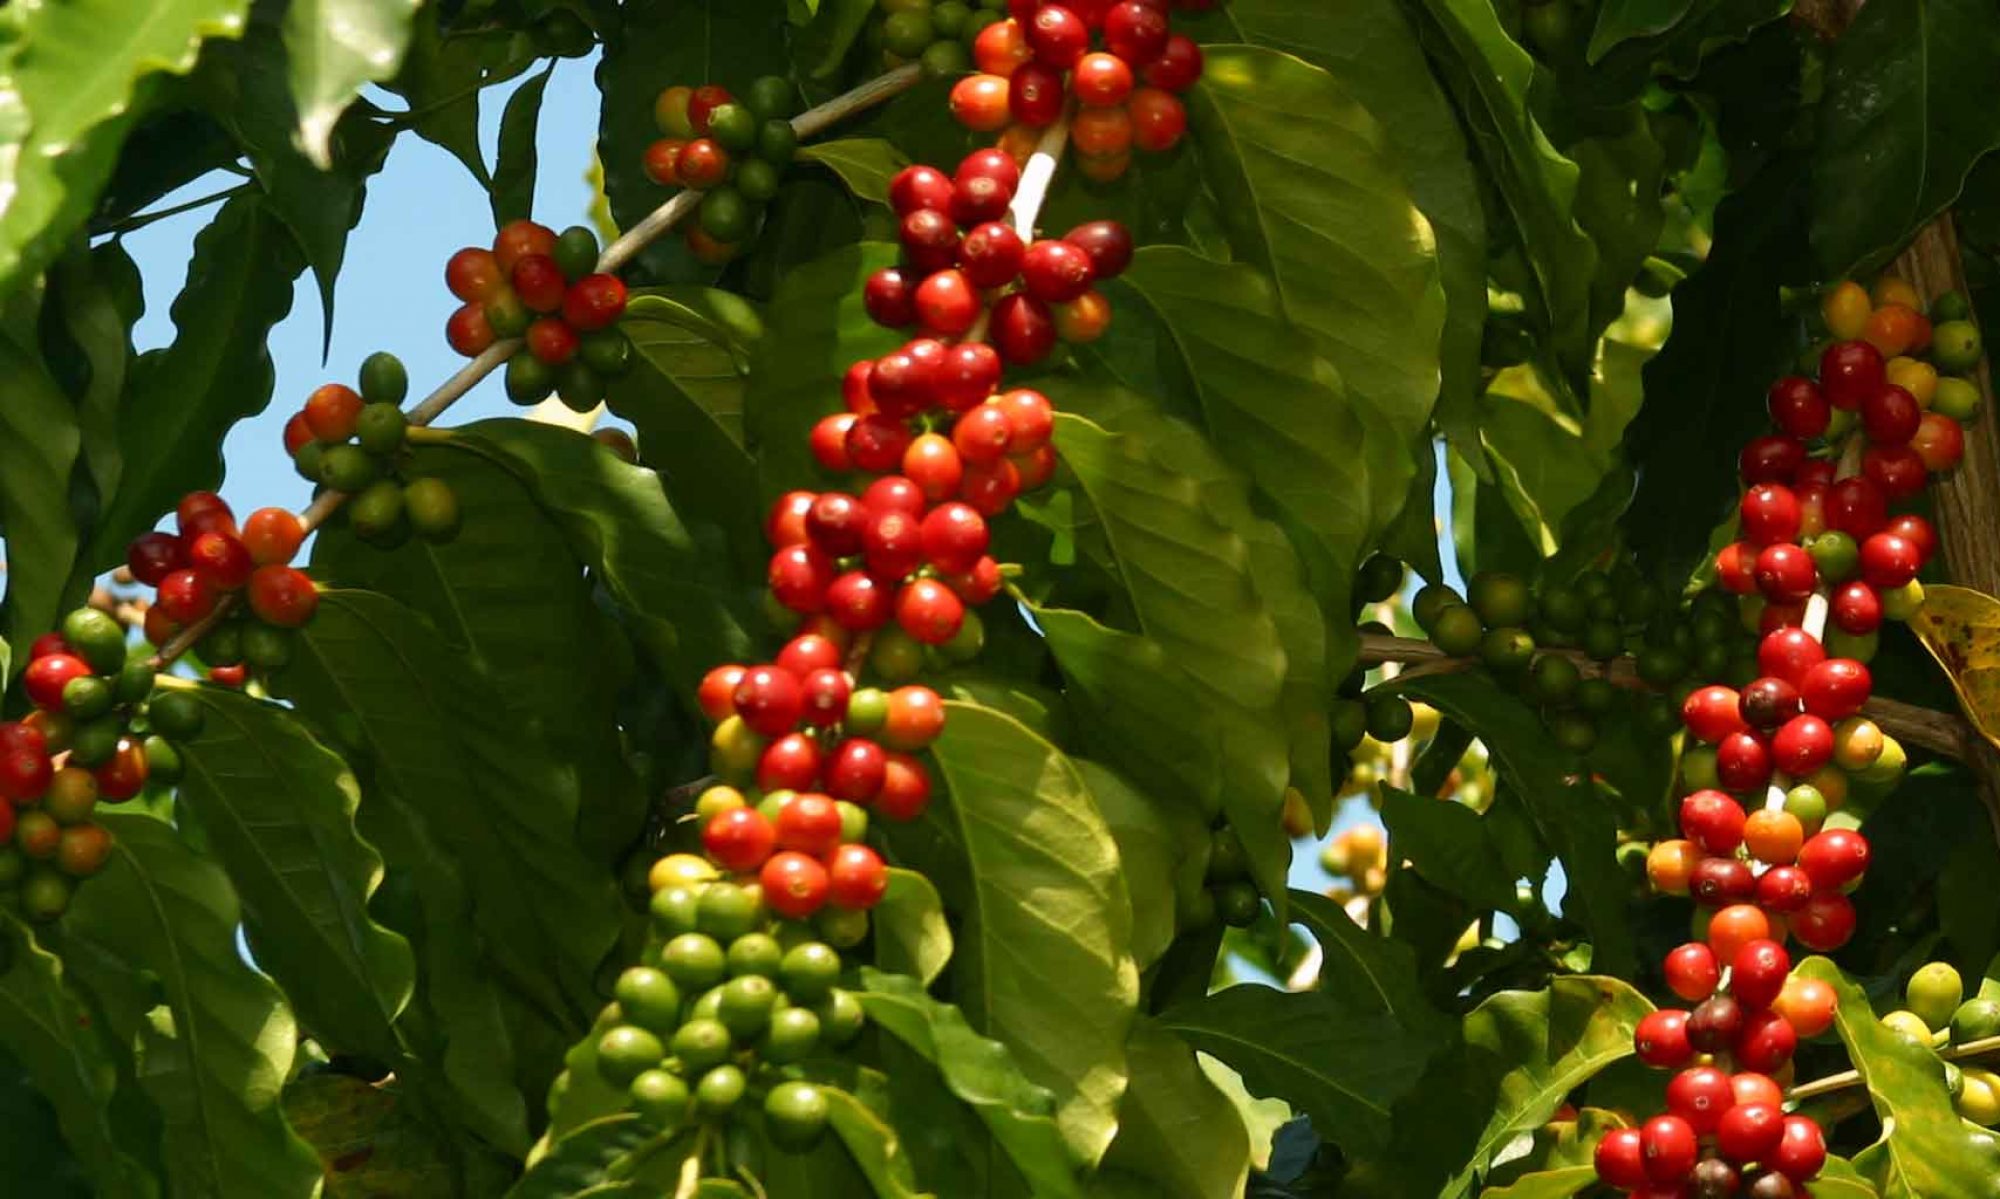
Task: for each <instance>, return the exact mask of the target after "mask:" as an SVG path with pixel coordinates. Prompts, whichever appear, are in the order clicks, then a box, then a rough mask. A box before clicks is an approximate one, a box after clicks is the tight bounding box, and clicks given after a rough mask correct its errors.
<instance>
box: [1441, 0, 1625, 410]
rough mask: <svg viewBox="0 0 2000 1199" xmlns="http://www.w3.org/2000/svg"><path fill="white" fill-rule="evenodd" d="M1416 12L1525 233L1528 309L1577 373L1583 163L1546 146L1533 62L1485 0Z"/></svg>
mask: <svg viewBox="0 0 2000 1199" xmlns="http://www.w3.org/2000/svg"><path fill="white" fill-rule="evenodd" d="M1416 8H1417V9H1420V10H1421V15H1420V16H1419V17H1417V18H1416V19H1417V21H1418V33H1419V36H1420V37H1421V38H1422V39H1423V41H1424V45H1425V48H1426V49H1427V50H1428V51H1429V53H1430V55H1431V61H1432V63H1433V65H1434V67H1435V69H1436V71H1437V73H1438V74H1439V75H1440V76H1441V77H1442V78H1443V79H1444V82H1445V87H1446V89H1447V90H1449V91H1450V92H1451V94H1452V98H1453V99H1454V100H1455V101H1456V102H1457V105H1458V110H1459V113H1460V115H1461V116H1462V117H1463V119H1464V120H1465V122H1466V126H1467V128H1468V129H1470V131H1471V133H1472V147H1473V150H1474V152H1475V153H1476V154H1477V155H1478V156H1479V160H1480V162H1481V163H1482V164H1483V165H1484V167H1485V173H1486V176H1487V177H1488V178H1489V179H1491V180H1492V183H1493V186H1494V187H1495V188H1496V189H1497V190H1498V192H1499V198H1500V202H1501V204H1502V206H1503V207H1504V209H1505V211H1506V215H1507V216H1508V217H1510V218H1511V223H1512V225H1513V227H1514V233H1515V235H1516V236H1517V237H1519V239H1520V244H1521V252H1522V253H1523V255H1524V256H1525V257H1526V260H1527V266H1528V269H1529V273H1530V276H1531V279H1530V283H1531V286H1532V294H1530V295H1528V296H1526V297H1525V299H1526V300H1527V303H1528V305H1529V314H1530V316H1531V318H1532V319H1533V322H1534V324H1535V325H1536V326H1537V327H1538V328H1539V329H1541V330H1543V331H1544V333H1545V334H1546V335H1547V337H1548V341H1549V345H1550V346H1551V347H1552V349H1553V350H1554V354H1555V358H1556V360H1557V361H1558V362H1559V363H1561V364H1562V366H1563V368H1564V371H1565V373H1566V374H1568V375H1570V376H1572V377H1574V378H1577V379H1581V378H1582V377H1583V375H1584V374H1585V373H1586V371H1587V370H1588V367H1589V362H1590V351H1591V344H1590V340H1591V339H1590V334H1589V318H1590V284H1591V280H1592V278H1593V277H1594V276H1595V274H1596V271H1597V249H1596V247H1595V246H1594V245H1593V244H1592V243H1591V240H1590V238H1589V237H1588V236H1586V235H1585V234H1584V232H1583V230H1581V229H1580V228H1578V227H1577V224H1576V222H1575V220H1574V219H1573V217H1572V212H1573V210H1574V208H1575V203H1576V191H1577V180H1578V176H1579V173H1580V172H1579V171H1578V168H1577V165H1576V164H1575V163H1574V162H1572V161H1570V160H1569V159H1568V158H1566V157H1564V156H1563V155H1562V154H1560V153H1558V152H1557V151H1556V149H1555V147H1554V146H1552V145H1550V144H1549V139H1548V136H1547V134H1545V133H1544V132H1543V131H1542V128H1541V126H1540V125H1538V124H1537V123H1536V122H1535V118H1534V116H1533V114H1532V113H1531V112H1530V111H1529V107H1528V92H1529V88H1530V86H1531V85H1532V84H1533V82H1534V75H1535V62H1534V60H1533V59H1532V58H1530V57H1528V52H1527V51H1525V50H1523V49H1522V48H1521V47H1520V46H1519V45H1517V44H1515V42H1514V41H1513V40H1512V39H1511V38H1509V37H1508V36H1507V31H1506V30H1505V29H1504V28H1502V27H1501V24H1500V17H1499V14H1498V12H1497V11H1496V10H1495V9H1494V7H1493V5H1492V4H1491V3H1489V2H1488V0H1420V3H1419V4H1418V5H1417V6H1416Z"/></svg>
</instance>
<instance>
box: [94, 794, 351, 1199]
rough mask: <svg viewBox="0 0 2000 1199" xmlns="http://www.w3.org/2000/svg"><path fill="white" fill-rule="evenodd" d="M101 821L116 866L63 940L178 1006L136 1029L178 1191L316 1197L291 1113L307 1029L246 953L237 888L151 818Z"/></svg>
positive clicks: (102, 877) (315, 1177)
mask: <svg viewBox="0 0 2000 1199" xmlns="http://www.w3.org/2000/svg"><path fill="white" fill-rule="evenodd" d="M98 821H99V822H100V823H102V824H103V825H104V826H105V828H106V829H108V830H109V831H110V832H111V835H112V852H111V859H110V862H109V864H108V865H107V866H106V867H105V868H104V870H103V872H102V873H100V874H98V875H97V876H96V877H94V878H92V879H91V882H90V885H89V886H88V887H82V888H79V889H78V891H77V894H76V899H75V902H74V903H73V904H72V905H71V907H70V910H69V913H68V915H67V916H65V917H64V920H63V932H64V936H65V937H76V938H78V939H81V940H84V941H87V942H91V943H94V944H96V945H99V946H102V947H103V948H104V949H105V950H106V951H108V952H110V953H113V954H116V955H118V956H119V957H121V958H123V959H125V960H126V961H128V962H131V963H134V964H136V965H138V966H140V967H142V968H143V969H145V970H147V971H149V972H151V974H152V975H153V976H154V977H155V978H156V979H157V980H158V984H159V987H160V994H161V995H162V996H163V997H164V1000H165V1007H164V1008H162V1009H156V1010H155V1012H154V1013H148V1014H147V1015H146V1017H145V1018H144V1019H143V1020H142V1021H141V1022H140V1024H139V1025H138V1027H137V1028H135V1029H132V1030H130V1032H131V1035H133V1036H134V1038H135V1040H136V1044H137V1047H138V1054H139V1059H140V1066H139V1076H140V1081H141V1082H142V1083H143V1084H144V1086H145V1088H146V1091H147V1093H148V1094H149V1095H150V1096H151V1097H152V1099H153V1101H154V1103H155V1104H156V1105H157V1106H158V1109H159V1112H160V1115H161V1118H162V1120H163V1121H164V1124H165V1128H164V1134H163V1140H162V1145H163V1148H164V1153H165V1158H166V1164H167V1174H168V1178H169V1179H170V1180H171V1183H172V1189H173V1192H174V1193H175V1194H187V1195H270V1196H274V1197H275V1196H290V1195H298V1196H304V1195H310V1194H312V1193H314V1191H315V1189H316V1188H317V1186H318V1183H319V1178H320V1170H319V1162H318V1161H317V1159H315V1158H314V1156H313V1153H312V1150H311V1149H310V1148H309V1147H308V1146H307V1145H306V1144H305V1142H304V1141H301V1140H300V1139H299V1138H298V1136H297V1135H296V1134H295V1133H293V1132H292V1130H291V1129H290V1127H288V1126H287V1125H286V1123H285V1118H284V1114H283V1112H282V1110H281V1108H280V1106H279V1090H280V1088H281V1087H282V1085H283V1083H284V1080H285V1076H286V1074H287V1073H288V1072H289V1070H290V1068H291V1064H292V1055H293V1052H294V1049H295V1040H296V1036H297V1030H296V1027H295V1026H294V1024H293V1022H292V1015H291V1012H290V1011H289V1010H288V1009H287V1008H286V1007H285V1003H284V998H283V996H282V995H280V993H279V991H278V988H277V987H276V986H274V985H273V984H272V983H271V981H270V980H269V979H267V978H265V977H264V976H263V975H261V974H259V973H257V971H256V970H254V969H252V968H251V967H250V965H249V964H248V963H246V962H245V961H244V960H243V958H242V957H241V956H240V955H239V954H238V953H237V950H236V926H237V923H238V921H239V919H240V917H241V913H240V912H239V910H238V908H237V904H236V896H235V894H234V893H233V892H232V891H231V889H230V886H229V880H228V878H227V877H226V876H225V875H224V874H223V872H222V870H221V868H219V867H218V866H216V865H215V864H214V863H212V862H210V861H208V860H207V859H205V858H203V857H201V856H199V855H197V854H196V853H195V852H194V851H193V850H192V849H190V848H189V847H188V845H187V843H186V842H185V841H183V840H182V839H181V838H180V836H179V834H177V833H175V832H174V830H173V829H172V828H170V827H168V826H167V825H165V824H163V823H161V822H160V821H158V820H154V819H153V818H151V817H149V816H141V815H128V814H126V813H123V812H101V813H100V814H99V815H98ZM119 1032H120V1034H121V1035H124V1034H125V1033H126V1032H127V1030H125V1029H122V1028H121V1029H120V1030H119Z"/></svg>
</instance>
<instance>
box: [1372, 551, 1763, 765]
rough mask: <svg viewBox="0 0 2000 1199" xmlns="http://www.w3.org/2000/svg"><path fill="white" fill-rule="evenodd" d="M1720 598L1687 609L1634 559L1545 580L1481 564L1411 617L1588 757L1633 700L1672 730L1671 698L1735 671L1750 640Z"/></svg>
mask: <svg viewBox="0 0 2000 1199" xmlns="http://www.w3.org/2000/svg"><path fill="white" fill-rule="evenodd" d="M1717 603H1718V601H1716V600H1711V601H1708V602H1707V603H1705V604H1703V603H1697V604H1696V605H1694V606H1693V607H1691V608H1690V609H1687V610H1682V609H1680V608H1678V607H1676V606H1675V605H1674V604H1672V603H1670V602H1669V601H1668V599H1667V598H1666V596H1665V595H1664V594H1663V593H1662V591H1661V590H1660V589H1659V588H1658V587H1655V586H1653V585H1652V584H1650V583H1648V582H1647V581H1646V580H1645V579H1644V578H1643V577H1642V576H1641V575H1640V574H1639V572H1638V571H1637V570H1634V569H1632V568H1630V567H1629V565H1627V566H1622V567H1621V568H1619V569H1614V570H1611V571H1608V572H1607V571H1599V570H1590V571H1585V572H1583V573H1582V574H1580V575H1578V576H1577V577H1576V578H1575V579H1574V580H1572V581H1570V582H1557V581H1546V582H1544V583H1543V584H1542V585H1541V586H1540V587H1531V586H1530V585H1529V584H1528V582H1527V581H1526V580H1524V579H1522V578H1520V577H1519V576H1517V575H1513V574H1509V573H1506V572H1504V571H1482V572H1481V573H1479V574H1476V575H1474V576H1473V577H1472V578H1471V580H1469V581H1468V583H1467V585H1466V592H1465V595H1464V596H1460V595H1459V594H1458V592H1456V591H1454V590H1453V589H1452V588H1450V587H1448V586H1446V585H1444V584H1442V583H1433V584H1430V585H1428V586H1426V587H1424V588H1423V590H1421V591H1419V592H1418V593H1417V596H1416V599H1415V600H1414V602H1413V603H1412V604H1411V613H1412V615H1413V616H1415V618H1416V620H1417V624H1418V626H1419V627H1421V628H1422V629H1423V630H1424V632H1425V633H1426V635H1428V636H1429V638H1430V640H1431V643H1432V644H1434V645H1436V646H1437V647H1438V648H1439V649H1440V650H1443V651H1444V652H1445V653H1447V654H1450V655H1452V656H1453V657H1464V658H1475V659H1477V660H1478V661H1479V663H1480V664H1481V665H1482V666H1484V667H1485V668H1486V670H1487V671H1488V672H1489V673H1491V674H1492V675H1493V676H1494V678H1495V679H1497V680H1499V681H1500V682H1502V683H1504V684H1506V685H1507V686H1509V687H1511V688H1513V689H1514V690H1516V691H1517V692H1519V693H1520V694H1521V695H1522V696H1523V697H1524V698H1525V699H1527V700H1528V701H1529V702H1530V703H1533V704H1534V705H1536V707H1537V708H1539V709H1540V711H1541V713H1542V719H1543V723H1544V724H1545V725H1546V726H1547V727H1548V729H1549V732H1550V735H1551V736H1552V737H1553V738H1554V739H1555V741H1556V742H1557V744H1559V745H1561V746H1562V747H1563V748H1565V749H1567V750H1570V751H1571V752H1573V753H1587V752H1589V751H1590V750H1591V749H1592V748H1593V747H1594V746H1595V745H1596V743H1597V727H1598V722H1599V721H1600V720H1601V719H1603V718H1604V717H1605V716H1606V715H1608V714H1609V713H1611V712H1613V711H1614V710H1615V709H1617V708H1619V707H1620V706H1621V705H1623V706H1628V707H1629V706H1634V705H1636V707H1635V712H1636V715H1637V716H1638V718H1639V719H1640V720H1641V721H1642V722H1643V723H1644V724H1645V725H1646V726H1647V727H1649V728H1651V729H1653V730H1655V731H1658V732H1663V733H1664V732H1671V731H1672V729H1673V728H1674V726H1675V723H1676V717H1675V712H1674V704H1673V700H1674V698H1675V697H1676V696H1677V695H1679V694H1680V693H1682V692H1684V691H1685V690H1686V689H1688V688H1690V687H1692V686H1694V685H1695V684H1696V682H1697V681H1698V680H1701V679H1704V678H1720V677H1724V676H1725V675H1726V673H1727V672H1728V671H1729V670H1730V668H1731V665H1732V662H1733V661H1734V659H1735V657H1736V655H1737V654H1738V653H1739V652H1740V650H1741V648H1742V647H1740V646H1739V645H1737V644H1736V641H1737V640H1738V638H1736V637H1735V636H1734V635H1733V632H1732V626H1733V624H1734V621H1733V619H1732V617H1733V613H1730V612H1727V611H1722V612H1718V611H1713V610H1712V609H1714V608H1715V607H1716V606H1717ZM1723 607H1725V608H1726V607H1727V605H1726V604H1725V605H1723ZM1628 654H1629V655H1630V656H1631V658H1632V672H1631V676H1630V677H1627V676H1625V675H1624V674H1622V673H1620V674H1618V675H1617V678H1618V679H1619V680H1620V682H1623V683H1627V684H1630V686H1621V685H1620V682H1614V677H1613V674H1614V672H1613V671H1612V670H1611V669H1610V666H1611V664H1612V663H1613V662H1615V661H1617V660H1618V659H1621V658H1623V657H1625V656H1626V655H1628ZM1339 727H1340V726H1339V725H1336V728H1339ZM1370 731H1371V733H1372V729H1371V730H1370Z"/></svg>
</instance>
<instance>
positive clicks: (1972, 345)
mask: <svg viewBox="0 0 2000 1199" xmlns="http://www.w3.org/2000/svg"><path fill="white" fill-rule="evenodd" d="M1820 317H1821V320H1822V321H1823V322H1824V323H1825V325H1826V330H1827V333H1828V335H1829V336H1830V337H1831V338H1832V339H1834V340H1836V341H1865V342H1867V343H1868V344H1869V345H1872V346H1874V347H1875V349H1876V350H1877V352H1879V353H1880V354H1881V355H1882V357H1883V358H1884V359H1885V360H1886V362H1885V365H1884V368H1883V373H1884V374H1886V375H1887V376H1888V380H1889V382H1891V383H1894V384H1896V385H1897V386H1899V387H1902V388H1903V389H1904V390H1906V391H1908V392H1909V393H1910V394H1911V395H1912V396H1913V397H1915V398H1916V401H1917V403H1918V404H1919V405H1920V406H1921V407H1922V408H1923V410H1924V411H1925V412H1926V413H1930V412H1935V413H1937V414H1938V415H1940V416H1946V417H1950V418H1951V419H1952V420H1954V421H1956V422H1958V423H1959V424H1960V425H1966V424H1970V423H1971V422H1972V421H1975V420H1977V419H1979V410H1980V406H1981V403H1982V399H1981V396H1980V392H1979V385H1978V384H1977V383H1975V382H1974V381H1973V379H1972V373H1973V372H1974V371H1975V370H1976V369H1977V368H1978V366H1979V359H1980V357H1981V355H1982V354H1983V353H1984V347H1983V346H1982V344H1981V338H1980V335H1979V328H1978V326H1977V325H1975V324H1973V323H1972V305H1971V304H1970V303H1969V302H1968V301H1967V300H1966V298H1965V295H1964V294H1963V293H1961V292H1955V291H1953V292H1946V293H1944V294H1943V295H1941V296H1939V297H1937V298H1936V299H1935V300H1932V301H1931V303H1930V305H1929V306H1928V308H1926V306H1925V305H1924V302H1923V299H1922V297H1920V296H1919V295H1918V294H1917V290H1916V288H1914V287H1912V286H1910V284H1909V283H1907V282H1905V281H1904V280H1902V279H1898V278H1896V277H1895V276H1893V275H1884V276H1882V277H1881V278H1880V279H1877V280H1876V281H1875V288H1874V294H1873V295H1872V296H1871V295H1870V294H1869V292H1868V290H1866V289H1864V288H1863V287H1862V286H1861V285H1860V284H1858V283H1855V282H1852V281H1847V282H1843V283H1840V284H1838V285H1837V286H1835V287H1833V288H1832V289H1830V290H1829V291H1828V292H1827V293H1826V295H1825V296H1823V297H1822V298H1821V300H1820ZM1825 349H1826V347H1825V346H1819V347H1815V349H1814V351H1813V354H1812V357H1811V358H1810V359H1808V360H1807V362H1806V363H1805V364H1804V366H1805V368H1806V369H1808V370H1810V369H1812V367H1813V366H1814V365H1815V364H1816V363H1817V362H1818V361H1819V357H1820V356H1821V355H1822V354H1823V353H1824V351H1825ZM1835 419H1836V420H1841V419H1848V418H1840V417H1836V418H1835ZM1934 428H1941V426H1934Z"/></svg>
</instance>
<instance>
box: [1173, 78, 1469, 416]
mask: <svg viewBox="0 0 2000 1199" xmlns="http://www.w3.org/2000/svg"><path fill="white" fill-rule="evenodd" d="M1189 95H1190V100H1191V104H1190V106H1189V114H1188V116H1189V128H1190V130H1191V132H1192V133H1193V134H1194V137H1195V142H1196V145H1197V146H1199V147H1200V149H1201V155H1202V166H1203V170H1204V173H1205V174H1206V176H1207V178H1208V181H1209V185H1210V187H1211V188H1213V189H1214V191H1215V193H1216V197H1217V199H1218V200H1219V201H1221V212H1222V218H1223V222H1224V226H1225V228H1226V229H1227V230H1228V233H1229V241H1230V247H1231V248H1232V249H1233V250H1234V251H1235V252H1236V254H1237V255H1238V257H1240V258H1243V259H1245V260H1247V261H1250V262H1253V263H1255V264H1257V265H1258V266H1261V267H1263V268H1264V269H1265V270H1266V271H1267V272H1269V274H1270V275H1271V278H1272V281H1273V282H1274V283H1275V284H1276V285H1277V289H1278V299H1279V302H1280V304H1282V306H1283V308H1284V311H1285V314H1286V315H1287V316H1289V317H1290V318H1291V319H1292V321H1293V323H1295V324H1297V325H1299V326H1300V327H1302V328H1304V329H1306V330H1308V331H1310V332H1311V333H1312V334H1313V336H1314V337H1315V338H1316V339H1317V341H1318V342H1319V344H1320V346H1321V349H1322V352H1324V353H1325V354H1326V356H1327V357H1328V358H1329V359H1331V360H1332V362H1333V364H1334V366H1335V367H1336V368H1337V369H1338V370H1339V372H1340V377H1341V378H1342V379H1343V380H1344V381H1345V382H1346V384H1347V386H1348V388H1349V389H1350V392H1351V394H1352V395H1353V396H1354V397H1355V398H1356V399H1357V401H1359V402H1362V403H1365V404H1367V405H1368V406H1369V408H1370V410H1371V411H1373V412H1375V413H1378V414H1380V417H1381V419H1382V420H1383V422H1384V423H1385V424H1386V425H1387V427H1388V428H1389V429H1390V430H1391V440H1390V443H1389V444H1391V445H1396V444H1397V443H1398V442H1401V443H1403V444H1407V443H1409V442H1411V441H1413V440H1414V439H1415V437H1416V435H1417V433H1418V431H1419V430H1421V429H1422V428H1423V427H1424V425H1425V423H1426V422H1427V421H1428V420H1429V418H1430V412H1431V405H1432V404H1433V403H1434V402H1435V400H1436V399H1437V392H1438V338H1439V334H1440V331H1441V330H1442V328H1443V325H1444V293H1443V289H1442V285H1441V283H1440V282H1439V278H1438V267H1437V256H1436V246H1435V243H1434V242H1433V240H1432V236H1431V230H1430V224H1429V222H1428V221H1426V220H1425V219H1424V216H1423V214H1422V213H1421V212H1419V211H1418V210H1417V207H1416V205H1415V203H1414V202H1413V201H1412V200H1411V198H1410V195H1409V192H1408V191H1407V189H1406V188H1405V186H1404V184H1403V181H1402V179H1401V178H1400V177H1399V176H1398V174H1397V173H1396V169H1395V166H1394V164H1393V162H1392V161H1391V159H1390V156H1389V154H1388V151H1387V150H1386V148H1385V144H1384V143H1385V138H1384V134H1383V130H1382V128H1381V127H1380V126H1379V125H1377V124H1376V122H1375V120H1374V118H1373V117H1371V116H1370V115H1369V114H1368V112H1367V110H1366V109H1364V108H1362V107H1361V105H1360V104H1359V103H1358V102H1357V101H1356V99H1355V98H1354V97H1353V96H1351V95H1349V94H1348V93H1346V92H1344V91H1342V89H1341V88H1340V86H1339V85H1338V84H1337V83H1335V82H1334V80H1333V77H1332V76H1330V75H1328V74H1327V73H1326V72H1325V71H1323V70H1320V69H1319V68H1318V67H1314V66H1312V65H1310V64H1308V63H1305V62H1303V61H1301V60H1299V59H1296V58H1293V57H1291V56H1290V55H1285V54H1278V53H1275V52H1273V51H1270V50H1264V49H1260V48H1257V47H1253V46H1242V47H1237V46H1213V47H1210V48H1209V49H1208V50H1207V51H1206V60H1205V66H1204V68H1203V71H1202V80H1201V83H1200V85H1199V86H1198V87H1197V88H1196V89H1195V90H1194V91H1192V92H1191V93H1189ZM1399 452H1402V451H1399Z"/></svg>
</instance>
